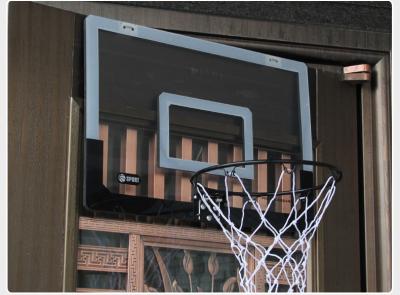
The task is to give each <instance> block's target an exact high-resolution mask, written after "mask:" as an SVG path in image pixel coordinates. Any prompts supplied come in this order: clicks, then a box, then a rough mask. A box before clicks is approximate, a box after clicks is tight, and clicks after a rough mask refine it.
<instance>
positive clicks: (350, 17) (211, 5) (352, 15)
mask: <svg viewBox="0 0 400 295" xmlns="http://www.w3.org/2000/svg"><path fill="white" fill-rule="evenodd" d="M110 3H111V2H110ZM112 3H118V4H121V5H126V6H137V7H150V8H160V9H170V10H176V11H186V12H192V13H203V14H210V15H221V16H231V17H240V18H248V19H256V20H268V21H279V22H287V23H298V24H310V25H329V26H335V27H341V28H347V29H351V30H365V31H375V32H391V30H392V27H391V23H392V6H391V3H390V2H389V1H382V2H381V1H379V2H378V1H340V2H339V1H315V2H314V1H309V2H307V1H305V2H302V1H252V2H251V3H248V2H247V3H246V2H243V1H227V2H221V1H213V2H210V1H202V2H196V1H189V2H188V1H182V2H176V1H165V2H162V1H158V2H154V1H146V2H144V1H125V2H122V1H115V2H112Z"/></svg>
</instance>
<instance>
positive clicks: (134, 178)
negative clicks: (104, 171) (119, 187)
mask: <svg viewBox="0 0 400 295" xmlns="http://www.w3.org/2000/svg"><path fill="white" fill-rule="evenodd" d="M117 180H118V182H119V183H121V184H130V185H138V184H140V176H139V175H136V174H129V173H123V172H121V173H118V175H117Z"/></svg>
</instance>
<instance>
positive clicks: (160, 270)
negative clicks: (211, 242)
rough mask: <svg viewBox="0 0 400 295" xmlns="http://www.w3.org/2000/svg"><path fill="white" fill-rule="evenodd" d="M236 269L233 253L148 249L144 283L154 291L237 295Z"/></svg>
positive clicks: (146, 249)
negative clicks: (224, 292) (228, 293)
mask: <svg viewBox="0 0 400 295" xmlns="http://www.w3.org/2000/svg"><path fill="white" fill-rule="evenodd" d="M237 268H238V263H237V261H236V259H235V257H234V256H233V255H231V254H223V253H215V252H207V251H194V250H183V249H172V248H158V247H151V246H146V247H145V263H144V283H145V289H146V288H147V289H148V290H152V291H158V292H182V291H183V292H223V291H226V292H238V284H237V280H236V273H237ZM169 282H171V284H169Z"/></svg>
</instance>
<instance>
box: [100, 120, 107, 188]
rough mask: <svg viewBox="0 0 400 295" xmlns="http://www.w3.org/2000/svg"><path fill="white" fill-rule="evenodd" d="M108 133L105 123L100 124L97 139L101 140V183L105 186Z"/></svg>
mask: <svg viewBox="0 0 400 295" xmlns="http://www.w3.org/2000/svg"><path fill="white" fill-rule="evenodd" d="M108 133H109V128H108V125H107V124H100V128H99V139H100V140H102V141H103V184H104V186H107V174H108Z"/></svg>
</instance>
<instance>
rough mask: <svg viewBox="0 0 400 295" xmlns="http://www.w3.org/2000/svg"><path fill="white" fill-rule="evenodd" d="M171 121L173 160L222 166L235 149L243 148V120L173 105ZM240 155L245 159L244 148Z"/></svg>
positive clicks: (170, 108)
mask: <svg viewBox="0 0 400 295" xmlns="http://www.w3.org/2000/svg"><path fill="white" fill-rule="evenodd" d="M169 122H170V142H171V141H172V139H171V137H175V138H174V141H175V144H174V145H172V146H171V147H170V157H175V158H179V159H184V160H195V161H201V162H208V163H213V164H222V163H226V161H227V159H228V158H229V156H230V155H231V153H232V150H233V148H234V146H239V147H243V119H242V118H239V117H235V116H229V115H225V114H219V113H212V112H207V111H201V110H194V109H190V108H186V107H181V106H175V105H171V106H170V107H169ZM199 145H201V146H202V147H203V148H202V149H201V152H202V153H199V152H200V150H199ZM221 146H225V147H224V148H221ZM240 154H241V155H240V158H242V159H243V158H244V155H243V148H241V153H240ZM238 156H239V155H238Z"/></svg>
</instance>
